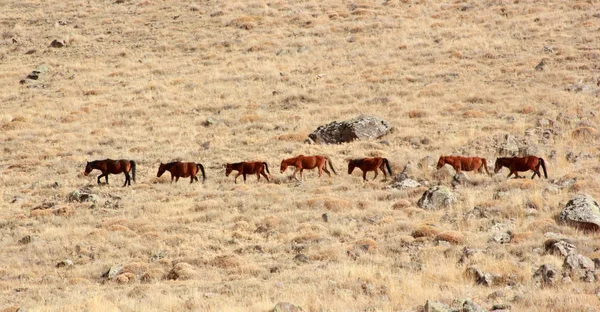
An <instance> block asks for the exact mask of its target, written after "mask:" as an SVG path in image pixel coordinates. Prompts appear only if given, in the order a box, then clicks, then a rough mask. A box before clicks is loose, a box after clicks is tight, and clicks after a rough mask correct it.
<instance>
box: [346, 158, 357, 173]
mask: <svg viewBox="0 0 600 312" xmlns="http://www.w3.org/2000/svg"><path fill="white" fill-rule="evenodd" d="M354 168H356V162H355V161H354V160H353V159H349V160H348V174H352V171H354Z"/></svg>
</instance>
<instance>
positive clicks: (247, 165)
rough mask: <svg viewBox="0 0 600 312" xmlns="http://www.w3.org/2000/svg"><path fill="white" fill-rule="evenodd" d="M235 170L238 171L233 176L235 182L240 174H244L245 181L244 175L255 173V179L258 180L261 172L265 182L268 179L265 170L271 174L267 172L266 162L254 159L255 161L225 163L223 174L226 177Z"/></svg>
mask: <svg viewBox="0 0 600 312" xmlns="http://www.w3.org/2000/svg"><path fill="white" fill-rule="evenodd" d="M233 170H236V171H237V172H238V174H237V175H236V176H235V180H234V181H235V183H237V178H238V177H239V176H240V175H243V176H244V183H246V175H247V174H256V179H257V181H260V175H261V174H262V175H263V177H265V179H267V182H268V181H269V177H268V176H267V175H266V174H265V170H266V171H267V173H268V174H271V173H270V172H269V166H268V165H267V163H266V162H261V161H256V162H239V163H233V164H226V165H225V176H226V177H228V176H229V175H230V174H231V171H233Z"/></svg>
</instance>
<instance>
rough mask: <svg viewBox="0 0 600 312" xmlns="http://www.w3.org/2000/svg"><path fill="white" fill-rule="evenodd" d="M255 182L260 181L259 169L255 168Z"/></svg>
mask: <svg viewBox="0 0 600 312" xmlns="http://www.w3.org/2000/svg"><path fill="white" fill-rule="evenodd" d="M256 182H260V171H258V170H256Z"/></svg>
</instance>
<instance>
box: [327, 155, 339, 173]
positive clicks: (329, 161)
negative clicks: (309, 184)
mask: <svg viewBox="0 0 600 312" xmlns="http://www.w3.org/2000/svg"><path fill="white" fill-rule="evenodd" d="M327 163H329V168H331V171H333V173H335V174H337V172H336V171H335V169H334V168H333V163H332V162H331V158H329V157H327Z"/></svg>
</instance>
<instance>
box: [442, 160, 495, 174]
mask: <svg viewBox="0 0 600 312" xmlns="http://www.w3.org/2000/svg"><path fill="white" fill-rule="evenodd" d="M445 164H448V165H450V166H452V168H454V170H456V174H459V173H460V172H461V171H475V173H483V170H484V169H485V172H486V173H487V174H488V175H490V172H489V171H488V167H487V160H486V159H485V158H481V157H463V156H440V159H439V160H438V163H437V168H438V170H439V169H440V168H442V167H443V166H444V165H445Z"/></svg>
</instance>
